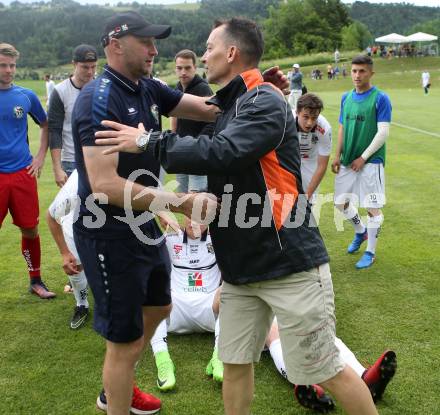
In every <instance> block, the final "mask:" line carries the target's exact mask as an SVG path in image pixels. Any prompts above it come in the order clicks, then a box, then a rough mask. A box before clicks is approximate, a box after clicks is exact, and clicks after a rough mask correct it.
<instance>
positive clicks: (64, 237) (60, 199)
mask: <svg viewBox="0 0 440 415" xmlns="http://www.w3.org/2000/svg"><path fill="white" fill-rule="evenodd" d="M77 192H78V172H77V171H76V170H74V171H73V173H72V174H71V175H70V177H69V179H68V180H67V182H66V183H65V184H64V186H63V187H62V188H61V190H60V191H59V192H58V194H57V195H56V197H55V199H54V201H53V202H52V204H51V205H50V207H49V209H48V211H47V214H46V219H47V224H48V225H49V229H50V232H51V233H52V236H53V239H54V240H55V242H56V244H57V246H58V249H59V251H60V254H61V256H62V258H63V269H64V272H65V273H66V274H67V275H68V276H69V280H70V284H71V285H72V289H73V295H74V296H75V300H76V306H75V309H74V312H73V316H72V319H71V321H70V328H72V329H79V328H80V327H81V326H82V325H84V323H85V322H86V320H87V317H88V315H89V302H88V300H87V279H86V275H85V273H84V271H83V268H82V265H81V260H80V259H79V255H78V252H77V250H76V246H75V241H74V240H73V229H72V225H73V220H74V211H75V206H76V202H77Z"/></svg>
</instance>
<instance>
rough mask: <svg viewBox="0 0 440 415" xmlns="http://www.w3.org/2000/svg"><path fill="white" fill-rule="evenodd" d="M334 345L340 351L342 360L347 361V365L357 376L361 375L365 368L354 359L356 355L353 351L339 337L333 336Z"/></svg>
mask: <svg viewBox="0 0 440 415" xmlns="http://www.w3.org/2000/svg"><path fill="white" fill-rule="evenodd" d="M335 345H336V347H337V348H338V349H339V352H340V353H341V358H342V360H343V361H344V362H345V363H347V365H348V366H350V367H351V368H352V369H353V370H354V371H355V372H356V373H357V374H358V376H359V377H362V374H363V373H364V372H365V368H364V367H363V366H362V365H361V364H360V363H359V360H357V359H356V356H355V355H354V354H353V352H352V351H351V350H350V349H349V348H348V347H347V346H346V345H345V343H344V342H343V341H342V340H341V339H340V338H339V337H336V338H335Z"/></svg>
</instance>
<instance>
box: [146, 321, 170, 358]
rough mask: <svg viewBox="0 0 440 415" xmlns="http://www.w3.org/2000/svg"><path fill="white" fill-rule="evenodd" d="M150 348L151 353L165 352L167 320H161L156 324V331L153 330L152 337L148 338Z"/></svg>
mask: <svg viewBox="0 0 440 415" xmlns="http://www.w3.org/2000/svg"><path fill="white" fill-rule="evenodd" d="M150 344H151V348H152V350H153V354H156V353H159V352H167V351H168V345H167V321H166V319H165V320H162V321H161V322H160V324H159V325H158V326H157V329H156V331H155V332H154V335H153V337H152V338H151V340H150Z"/></svg>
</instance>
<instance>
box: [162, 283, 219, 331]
mask: <svg viewBox="0 0 440 415" xmlns="http://www.w3.org/2000/svg"><path fill="white" fill-rule="evenodd" d="M215 292H216V291H213V292H211V293H208V294H205V293H200V294H198V293H188V294H184V293H182V294H180V293H179V294H178V295H176V294H175V293H174V292H172V293H171V296H172V299H173V308H172V309H171V314H170V317H169V321H167V323H168V324H167V326H168V332H169V333H177V334H187V333H203V332H207V331H208V332H214V329H215V320H216V315H215V314H214V311H213V310H212V304H213V302H214V296H215Z"/></svg>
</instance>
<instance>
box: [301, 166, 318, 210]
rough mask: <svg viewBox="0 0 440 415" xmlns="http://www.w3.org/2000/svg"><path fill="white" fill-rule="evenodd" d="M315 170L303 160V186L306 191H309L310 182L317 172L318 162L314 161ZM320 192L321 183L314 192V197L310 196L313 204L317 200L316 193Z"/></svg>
mask: <svg viewBox="0 0 440 415" xmlns="http://www.w3.org/2000/svg"><path fill="white" fill-rule="evenodd" d="M313 167H314V170H313V169H312V168H311V166H310V167H309V166H308V164H307V162H305V163H304V162H301V179H302V186H303V190H304V193H305V192H306V191H307V188H308V187H309V184H310V182H311V180H312V177H313V175H314V174H315V170H316V164H315V163H313ZM318 193H319V185H318V187H317V188H316V189H315V191H314V192H313V195H312V197H311V198H310V200H309V202H310V203H311V204H312V205H313V204H314V203H315V202H316V195H317V194H318Z"/></svg>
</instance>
